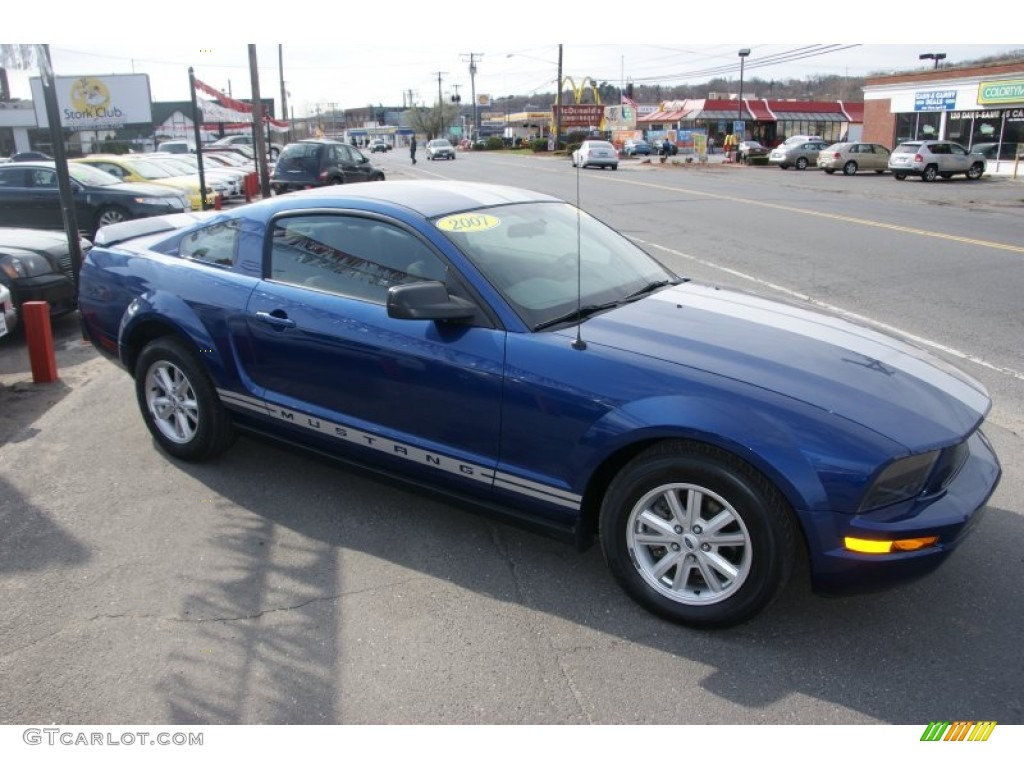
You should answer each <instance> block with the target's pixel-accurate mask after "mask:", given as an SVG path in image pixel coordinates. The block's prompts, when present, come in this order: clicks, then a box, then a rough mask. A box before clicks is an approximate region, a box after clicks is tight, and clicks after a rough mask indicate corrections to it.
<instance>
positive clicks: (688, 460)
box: [600, 441, 797, 628]
mask: <svg viewBox="0 0 1024 768" xmlns="http://www.w3.org/2000/svg"><path fill="white" fill-rule="evenodd" d="M600 534H601V545H602V549H603V551H604V556H605V559H606V561H607V563H608V566H609V568H610V569H611V572H612V573H613V574H614V576H615V578H616V579H617V580H618V582H619V584H620V585H621V586H622V587H623V588H624V589H625V591H626V592H627V593H628V594H629V595H630V596H631V597H632V598H633V599H635V600H636V601H637V602H639V603H640V604H641V605H643V606H644V607H645V608H647V609H648V610H650V611H652V612H654V613H656V614H658V615H659V616H662V617H663V618H666V619H668V620H670V621H674V622H677V623H680V624H686V625H688V626H691V627H708V628H709V627H724V626H729V625H732V624H737V623H739V622H742V621H745V620H746V619H749V618H751V617H752V616H754V615H755V614H757V613H758V612H760V611H762V610H763V609H764V608H765V607H767V606H768V605H769V604H770V603H771V602H772V600H774V599H775V597H777V596H778V594H779V593H780V591H781V590H782V588H783V586H784V585H785V583H786V581H787V580H788V578H789V574H790V571H791V569H792V565H793V560H794V558H795V556H796V551H797V548H796V529H795V525H794V522H793V519H792V516H791V513H790V512H789V509H788V506H787V504H786V502H785V500H784V499H783V497H782V496H781V494H780V493H779V492H778V490H776V489H775V487H774V486H772V485H771V483H769V482H768V481H767V480H766V479H765V478H764V477H763V476H762V475H760V474H759V473H758V472H756V471H755V470H754V469H752V468H751V467H750V466H749V465H747V464H745V463H744V462H742V461H740V460H739V459H737V458H736V457H734V456H733V455H732V454H729V453H726V452H725V451H722V450H720V449H717V448H714V447H711V446H707V445H704V444H700V443H691V442H684V441H669V442H665V443H662V444H660V445H657V446H654V447H653V448H650V449H648V450H647V451H645V452H643V453H642V454H640V455H639V456H637V457H636V458H635V459H633V460H632V461H631V462H629V464H627V465H626V466H625V467H624V468H623V469H622V471H621V472H620V473H619V474H618V475H617V476H616V478H615V480H614V481H613V482H612V484H611V486H610V487H609V489H608V492H607V494H606V495H605V499H604V502H603V504H602V505H601V513H600Z"/></svg>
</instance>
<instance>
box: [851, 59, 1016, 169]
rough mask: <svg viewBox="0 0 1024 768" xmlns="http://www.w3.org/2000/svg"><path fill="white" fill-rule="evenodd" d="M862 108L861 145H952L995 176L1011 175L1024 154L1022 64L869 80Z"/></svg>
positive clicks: (865, 87)
mask: <svg viewBox="0 0 1024 768" xmlns="http://www.w3.org/2000/svg"><path fill="white" fill-rule="evenodd" d="M864 103H865V124H864V140H865V141H876V142H879V143H881V144H886V145H887V146H896V145H897V144H899V143H900V142H903V141H912V140H921V139H942V140H948V141H955V142H957V143H959V144H962V145H964V146H965V147H967V148H968V149H971V150H974V151H978V152H981V153H983V154H984V155H985V156H986V159H987V168H988V172H989V173H995V174H1007V173H1013V172H1014V169H1015V166H1017V155H1018V154H1020V152H1021V151H1022V150H1024V62H1020V63H1017V64H1000V65H993V66H987V67H969V68H960V69H940V70H929V71H927V72H923V73H913V74H904V75H889V76H886V77H879V78H871V79H869V80H868V81H867V83H866V84H865V86H864Z"/></svg>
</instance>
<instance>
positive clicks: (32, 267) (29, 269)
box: [0, 255, 53, 279]
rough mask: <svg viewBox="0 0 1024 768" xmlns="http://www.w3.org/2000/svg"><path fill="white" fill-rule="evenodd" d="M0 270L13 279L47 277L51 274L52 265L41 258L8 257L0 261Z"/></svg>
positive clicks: (32, 256)
mask: <svg viewBox="0 0 1024 768" xmlns="http://www.w3.org/2000/svg"><path fill="white" fill-rule="evenodd" d="M0 269H2V270H3V271H4V274H5V275H7V276H8V277H10V278H12V279H13V278H18V277H35V276H36V275H48V274H50V273H52V272H53V265H52V264H50V262H49V261H47V260H46V259H45V258H43V257H42V256H35V255H25V256H10V257H8V258H6V259H3V260H2V261H0Z"/></svg>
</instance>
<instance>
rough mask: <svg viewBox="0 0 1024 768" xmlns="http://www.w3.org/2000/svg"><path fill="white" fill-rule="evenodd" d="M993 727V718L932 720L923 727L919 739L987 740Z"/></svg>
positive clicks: (994, 724) (994, 722)
mask: <svg viewBox="0 0 1024 768" xmlns="http://www.w3.org/2000/svg"><path fill="white" fill-rule="evenodd" d="M995 727H996V721H995V720H979V721H977V722H974V721H973V720H957V721H956V722H952V723H951V722H949V721H948V720H945V721H941V722H936V721H933V722H930V723H928V727H927V728H925V729H924V733H923V734H921V741H988V737H989V736H991V735H992V731H993V730H995Z"/></svg>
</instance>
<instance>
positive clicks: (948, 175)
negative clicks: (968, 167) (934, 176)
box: [939, 171, 953, 179]
mask: <svg viewBox="0 0 1024 768" xmlns="http://www.w3.org/2000/svg"><path fill="white" fill-rule="evenodd" d="M939 176H941V177H942V178H944V179H952V178H953V174H952V173H949V172H948V171H946V172H945V173H940V174H939Z"/></svg>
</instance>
